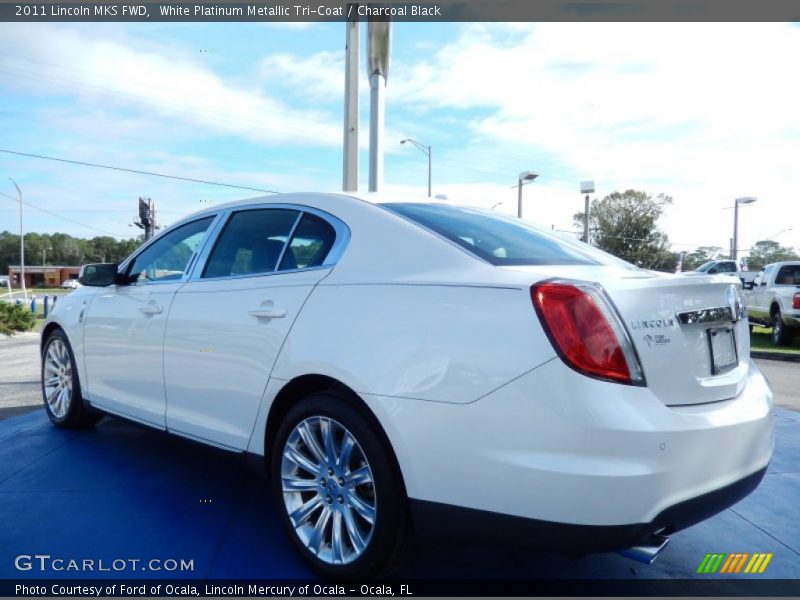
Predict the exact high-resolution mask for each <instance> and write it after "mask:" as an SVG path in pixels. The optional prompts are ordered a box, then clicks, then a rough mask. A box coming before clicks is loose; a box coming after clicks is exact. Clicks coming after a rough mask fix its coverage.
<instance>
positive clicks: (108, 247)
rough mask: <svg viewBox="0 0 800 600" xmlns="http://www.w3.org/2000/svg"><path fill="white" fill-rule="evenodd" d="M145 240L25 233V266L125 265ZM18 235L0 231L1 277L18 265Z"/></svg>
mask: <svg viewBox="0 0 800 600" xmlns="http://www.w3.org/2000/svg"><path fill="white" fill-rule="evenodd" d="M142 241H143V239H142V238H141V237H139V238H131V239H127V240H116V239H114V238H113V237H109V236H98V237H95V238H92V239H90V240H87V239H82V238H74V237H72V236H70V235H67V234H66V233H53V234H48V233H43V234H40V233H35V232H31V233H26V234H25V264H27V265H40V264H41V263H42V258H45V260H46V263H47V264H48V265H67V266H79V265H83V264H86V263H90V262H117V263H118V262H122V261H123V260H124V259H125V258H126V257H127V256H128V255H130V254H131V252H133V251H134V250H135V249H136V248H138V247H139V246H140V245H141V243H142ZM19 262H20V261H19V236H18V235H15V234H13V233H11V232H9V231H3V232H0V274H2V275H5V274H7V273H8V267H9V266H10V265H18V264H19Z"/></svg>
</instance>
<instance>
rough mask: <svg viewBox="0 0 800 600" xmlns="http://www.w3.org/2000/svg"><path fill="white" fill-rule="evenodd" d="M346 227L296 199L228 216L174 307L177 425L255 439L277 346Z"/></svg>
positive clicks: (187, 430)
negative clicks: (281, 205)
mask: <svg viewBox="0 0 800 600" xmlns="http://www.w3.org/2000/svg"><path fill="white" fill-rule="evenodd" d="M342 227H343V224H341V222H339V221H336V220H334V219H333V218H332V217H329V216H328V217H327V218H323V217H322V216H320V214H313V213H312V212H309V210H308V209H302V210H301V209H300V208H297V207H284V208H253V209H242V210H235V211H233V212H232V213H231V214H230V215H229V216H228V217H227V222H226V224H225V226H224V228H223V229H222V231H221V233H220V234H219V236H218V238H217V240H216V241H215V243H214V244H213V247H210V248H209V250H208V252H207V253H206V255H207V257H206V256H204V257H201V260H200V261H198V266H197V268H196V269H195V272H194V273H193V274H192V277H191V278H190V281H189V282H188V283H187V284H186V285H185V286H184V287H182V288H181V289H180V290H179V291H178V292H177V294H176V295H175V300H174V302H173V305H172V308H171V311H170V315H169V320H168V325H167V332H166V340H165V346H164V374H165V382H166V396H167V428H168V429H169V430H170V431H173V432H175V433H179V434H182V435H185V436H188V437H193V438H198V439H201V440H203V441H206V442H211V443H213V444H217V445H220V446H224V447H227V448H232V449H237V450H243V449H245V448H246V447H247V444H248V442H249V439H250V436H251V434H252V431H253V426H254V424H255V420H256V417H257V414H258V410H259V407H260V405H261V399H262V397H263V395H264V390H265V388H266V384H267V380H268V379H269V375H270V372H271V371H272V367H273V365H274V363H275V360H276V359H277V356H278V353H279V352H280V349H281V347H282V345H283V342H284V340H285V339H286V335H287V334H288V332H289V329H290V328H291V326H292V323H293V322H294V320H295V319H296V318H297V315H298V314H299V313H300V310H301V308H302V306H303V304H304V303H305V301H306V299H307V298H308V295H309V294H310V293H311V291H312V290H313V289H314V286H315V285H316V284H317V283H318V282H319V281H320V280H322V279H323V278H324V277H325V276H326V275H327V274H328V273H329V270H330V267H331V265H332V263H331V262H330V260H329V257H330V256H332V251H331V250H332V248H333V247H334V245H335V244H336V242H337V239H338V240H339V241H340V242H341V241H342V235H338V234H337V228H342ZM287 241H288V243H287Z"/></svg>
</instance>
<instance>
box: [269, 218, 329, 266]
mask: <svg viewBox="0 0 800 600" xmlns="http://www.w3.org/2000/svg"><path fill="white" fill-rule="evenodd" d="M335 240H336V233H335V232H334V230H333V227H331V226H330V224H328V223H327V222H326V221H325V220H324V219H320V218H319V217H317V216H315V215H312V214H310V213H306V214H304V215H303V218H302V219H301V221H300V224H299V225H298V226H297V229H295V232H294V235H293V236H292V242H291V243H290V244H289V248H288V249H287V250H286V254H284V255H283V260H281V266H280V269H279V270H280V271H288V270H291V269H306V268H308V267H318V266H319V265H321V264H322V263H323V262H324V261H325V257H326V256H328V252H330V249H331V247H332V246H333V242H334V241H335Z"/></svg>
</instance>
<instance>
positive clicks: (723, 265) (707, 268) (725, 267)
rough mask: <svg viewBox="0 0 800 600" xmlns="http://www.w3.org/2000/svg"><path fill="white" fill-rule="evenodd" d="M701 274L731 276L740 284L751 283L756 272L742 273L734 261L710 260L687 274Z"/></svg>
mask: <svg viewBox="0 0 800 600" xmlns="http://www.w3.org/2000/svg"><path fill="white" fill-rule="evenodd" d="M694 273H702V274H704V275H716V274H720V275H731V276H734V277H738V278H739V279H740V280H741V282H742V283H743V284H744V283H750V282H752V281H753V280H754V279H755V277H756V275H758V271H742V270H741V269H740V268H739V265H738V264H737V263H736V261H735V260H710V261H708V262H705V263H703V264H702V265H700V266H699V267H697V268H696V269H695V270H694V271H688V272H687V274H694Z"/></svg>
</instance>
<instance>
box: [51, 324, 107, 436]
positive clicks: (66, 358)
mask: <svg viewBox="0 0 800 600" xmlns="http://www.w3.org/2000/svg"><path fill="white" fill-rule="evenodd" d="M42 399H43V400H44V408H45V411H47V416H48V417H50V420H51V421H52V422H53V423H54V424H55V425H57V426H58V427H64V428H68V429H77V428H79V427H89V426H91V425H94V424H95V423H97V421H99V420H100V419H101V418H102V417H103V414H102V413H100V412H98V411H96V410H94V409H92V408H90V407H88V406H86V404H85V403H84V401H83V398H82V397H81V386H80V382H79V381H78V370H77V367H76V366H75V357H74V356H73V355H72V348H71V347H70V344H69V341H68V340H67V336H66V335H64V332H63V331H61V330H60V329H57V330H55V331H53V333H51V334H50V336H49V337H48V338H47V341H46V342H45V344H44V348H43V351H42Z"/></svg>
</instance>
